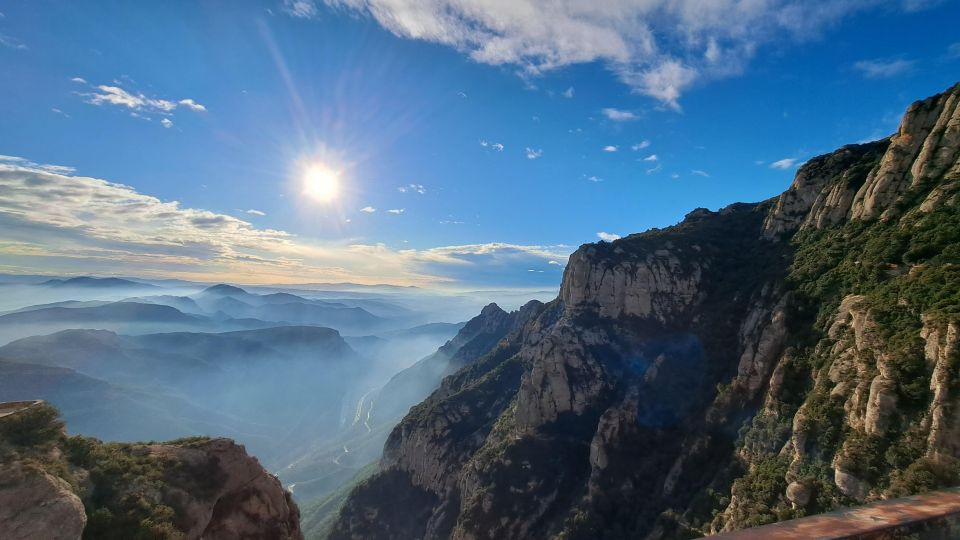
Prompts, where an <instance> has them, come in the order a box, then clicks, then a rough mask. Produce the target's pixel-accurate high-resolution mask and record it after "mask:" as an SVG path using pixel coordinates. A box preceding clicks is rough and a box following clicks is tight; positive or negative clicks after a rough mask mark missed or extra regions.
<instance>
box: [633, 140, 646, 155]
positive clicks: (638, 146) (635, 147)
mask: <svg viewBox="0 0 960 540" xmlns="http://www.w3.org/2000/svg"><path fill="white" fill-rule="evenodd" d="M649 146H650V141H648V140H643V141H640V142H638V143H637V144H635V145H633V146H631V147H630V149H631V150H633V151H634V152H639V151H640V150H643V149H644V148H647V147H649Z"/></svg>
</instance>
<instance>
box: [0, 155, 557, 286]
mask: <svg viewBox="0 0 960 540" xmlns="http://www.w3.org/2000/svg"><path fill="white" fill-rule="evenodd" d="M0 193H2V194H3V196H2V197H0V230H2V231H3V235H2V238H0V266H4V267H7V268H12V267H16V268H19V269H21V270H23V271H29V272H38V273H57V272H60V273H63V272H70V273H78V272H84V273H91V274H116V273H118V272H122V273H125V274H136V275H141V276H144V277H178V278H182V279H197V280H205V281H214V280H215V281H233V282H237V283H251V282H259V283H305V282H345V281H350V282H355V283H392V284H397V285H427V286H434V285H442V284H444V283H451V282H472V281H471V280H478V279H487V280H492V281H496V280H501V279H502V280H503V281H501V282H500V283H499V284H501V285H502V284H508V283H513V282H511V281H509V278H508V277H504V276H509V275H511V274H515V272H516V271H517V269H521V270H522V269H526V268H536V267H537V266H538V265H543V264H545V263H546V262H547V261H550V260H557V259H564V258H566V256H568V255H569V253H570V251H571V250H572V248H569V247H566V246H522V245H514V244H505V243H489V244H474V245H466V246H440V247H434V248H429V249H419V250H417V249H403V250H396V249H391V248H389V247H387V246H385V245H384V244H380V243H366V244H365V243H357V242H356V241H351V240H340V241H320V240H315V239H310V238H304V237H299V236H296V235H293V234H291V233H288V232H285V231H282V230H274V229H267V228H259V227H257V226H255V225H253V224H252V223H249V222H247V221H245V220H243V219H239V218H236V217H233V216H229V215H225V214H219V213H215V212H210V211H208V210H202V209H196V208H186V207H183V206H181V205H180V204H179V203H178V202H176V201H161V200H160V199H157V198H155V197H152V196H149V195H145V194H143V193H140V192H138V191H137V190H135V189H134V188H132V187H129V186H125V185H122V184H117V183H112V182H108V181H105V180H100V179H97V178H89V177H83V176H73V175H72V174H71V173H70V169H69V168H67V167H60V166H53V165H38V164H36V163H32V162H30V161H28V160H26V159H23V158H18V157H13V156H0ZM252 215H256V214H252ZM497 268H500V269H501V270H502V271H501V272H500V273H496V272H492V270H491V269H497ZM491 272H492V273H491Z"/></svg>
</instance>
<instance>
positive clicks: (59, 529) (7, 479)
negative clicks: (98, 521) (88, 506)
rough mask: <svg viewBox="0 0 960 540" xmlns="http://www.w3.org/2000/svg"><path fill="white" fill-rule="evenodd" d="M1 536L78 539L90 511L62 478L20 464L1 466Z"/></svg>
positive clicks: (62, 539) (59, 539)
mask: <svg viewBox="0 0 960 540" xmlns="http://www.w3.org/2000/svg"><path fill="white" fill-rule="evenodd" d="M0 479H2V481H0V533H2V534H0V536H2V537H3V538H7V539H9V540H21V539H22V540H29V539H34V538H49V539H50V540H76V539H78V538H80V535H81V533H82V532H83V527H84V526H85V525H86V524H87V514H86V512H84V510H83V503H82V502H81V501H80V497H78V496H77V495H76V494H75V493H74V492H73V489H72V488H71V487H70V484H69V483H67V482H66V481H65V480H63V479H62V478H58V477H56V476H53V475H51V474H47V473H46V472H44V471H42V470H38V469H36V468H30V467H26V466H23V465H20V464H17V463H14V464H9V465H4V466H3V467H2V468H0Z"/></svg>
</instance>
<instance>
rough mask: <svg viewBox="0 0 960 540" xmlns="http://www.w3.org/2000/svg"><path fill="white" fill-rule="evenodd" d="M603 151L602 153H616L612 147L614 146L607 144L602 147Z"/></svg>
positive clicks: (615, 148)
mask: <svg viewBox="0 0 960 540" xmlns="http://www.w3.org/2000/svg"><path fill="white" fill-rule="evenodd" d="M603 151H604V152H616V151H617V147H616V146H614V145H612V144H608V145H607V146H604V147H603Z"/></svg>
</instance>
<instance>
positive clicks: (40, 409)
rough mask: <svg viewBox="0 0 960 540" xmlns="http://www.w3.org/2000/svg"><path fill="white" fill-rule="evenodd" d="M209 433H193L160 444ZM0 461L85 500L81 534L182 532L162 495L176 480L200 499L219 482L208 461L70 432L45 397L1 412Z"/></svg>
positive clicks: (144, 537)
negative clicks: (54, 480) (49, 478)
mask: <svg viewBox="0 0 960 540" xmlns="http://www.w3.org/2000/svg"><path fill="white" fill-rule="evenodd" d="M208 440H209V439H206V438H202V437H192V438H189V439H181V440H179V441H175V442H173V443H167V446H171V445H173V446H180V447H190V446H197V445H200V444H202V443H204V442H206V441H208ZM0 462H2V463H5V464H8V465H12V464H20V465H21V466H22V467H24V468H25V469H26V470H30V469H33V470H38V471H42V472H45V473H48V474H51V475H53V476H57V477H59V478H62V479H64V480H66V481H67V482H68V483H69V484H70V485H71V488H72V489H73V491H74V492H75V493H76V494H77V495H78V496H79V497H80V498H81V500H83V501H84V506H85V507H86V512H87V526H86V528H85V529H84V532H83V537H84V538H90V539H98V540H165V539H175V538H181V537H183V531H182V530H181V529H180V527H179V523H180V522H179V520H178V517H179V516H177V514H176V512H175V511H174V509H173V508H172V507H171V506H170V505H168V504H166V503H165V502H164V500H163V499H164V497H163V494H164V493H166V492H168V491H169V489H170V488H171V487H176V488H179V489H184V490H186V491H188V492H189V493H191V495H193V496H195V497H198V498H203V497H205V496H212V495H213V494H214V493H215V492H216V490H217V489H219V487H220V486H221V484H222V482H223V478H221V477H220V476H218V473H217V471H218V470H219V469H218V468H217V466H216V463H214V462H210V463H207V464H203V465H201V466H199V467H197V466H191V465H189V464H187V463H185V462H182V461H177V460H176V459H174V458H172V457H161V456H158V455H154V454H153V453H151V452H150V451H149V450H148V448H147V447H146V446H144V445H136V444H120V443H103V442H101V441H99V440H97V439H93V438H89V437H80V436H74V437H69V436H67V435H66V433H65V431H64V426H63V422H61V421H60V419H59V412H58V411H57V409H56V408H54V407H53V406H52V405H50V404H48V403H45V402H44V403H40V404H38V405H34V406H32V407H29V408H27V409H25V410H22V411H19V412H17V413H14V414H12V415H10V416H7V417H4V418H0ZM83 471H85V473H83Z"/></svg>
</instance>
